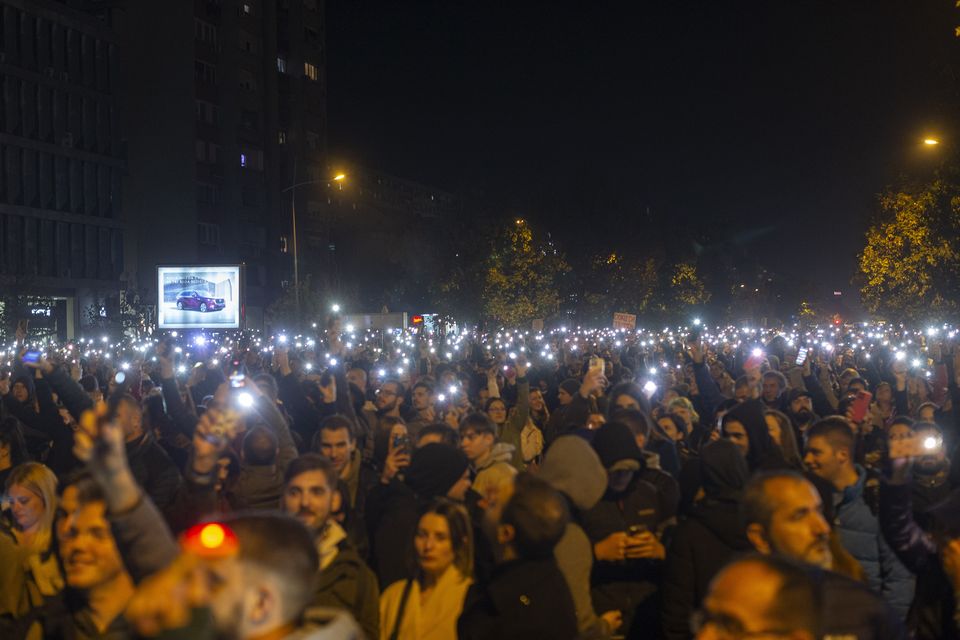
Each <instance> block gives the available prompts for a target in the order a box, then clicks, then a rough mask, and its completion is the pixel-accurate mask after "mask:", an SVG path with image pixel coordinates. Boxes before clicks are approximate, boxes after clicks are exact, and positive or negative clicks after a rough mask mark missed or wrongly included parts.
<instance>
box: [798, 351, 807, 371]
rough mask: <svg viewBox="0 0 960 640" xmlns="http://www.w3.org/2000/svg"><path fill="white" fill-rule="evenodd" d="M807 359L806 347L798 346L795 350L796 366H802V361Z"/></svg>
mask: <svg viewBox="0 0 960 640" xmlns="http://www.w3.org/2000/svg"><path fill="white" fill-rule="evenodd" d="M806 361H807V348H806V347H800V348H799V349H798V350H797V366H798V367H802V366H803V363H804V362H806Z"/></svg>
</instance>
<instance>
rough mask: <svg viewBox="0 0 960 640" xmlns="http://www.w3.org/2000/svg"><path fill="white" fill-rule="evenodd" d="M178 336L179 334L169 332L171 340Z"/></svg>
mask: <svg viewBox="0 0 960 640" xmlns="http://www.w3.org/2000/svg"><path fill="white" fill-rule="evenodd" d="M178 335H179V334H178V333H177V332H176V331H171V332H170V337H171V338H176V337H177V336H178Z"/></svg>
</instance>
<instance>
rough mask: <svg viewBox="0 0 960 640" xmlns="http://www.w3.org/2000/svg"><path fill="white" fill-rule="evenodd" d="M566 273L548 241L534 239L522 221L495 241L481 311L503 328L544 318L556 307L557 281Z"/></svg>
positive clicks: (558, 256) (558, 252)
mask: <svg viewBox="0 0 960 640" xmlns="http://www.w3.org/2000/svg"><path fill="white" fill-rule="evenodd" d="M569 269H570V267H569V265H567V262H566V260H565V259H564V256H563V254H562V253H560V251H559V250H558V249H557V248H556V247H555V246H554V245H553V242H552V241H551V240H549V238H548V239H547V240H539V239H535V238H534V234H533V229H531V227H530V225H529V224H528V223H527V222H526V220H522V219H520V220H517V221H516V222H515V224H513V225H511V226H510V227H509V228H506V229H503V230H501V231H500V233H499V234H498V235H497V236H496V237H495V239H494V242H493V246H492V247H491V251H490V255H489V257H488V259H487V265H486V273H485V276H484V283H483V311H484V314H485V315H486V316H487V317H488V318H490V319H491V320H493V321H495V322H497V323H500V324H502V325H504V326H513V327H517V326H523V325H525V324H527V323H529V322H530V321H531V320H533V319H535V318H547V317H549V316H551V315H552V314H554V313H556V312H557V310H558V309H559V307H560V294H559V292H558V290H557V278H558V277H559V276H560V275H561V274H563V273H565V272H567V271H568V270H569Z"/></svg>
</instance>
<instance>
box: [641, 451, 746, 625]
mask: <svg viewBox="0 0 960 640" xmlns="http://www.w3.org/2000/svg"><path fill="white" fill-rule="evenodd" d="M699 466H700V476H701V479H702V486H703V491H704V494H705V496H704V499H703V500H701V501H700V502H699V503H697V504H696V505H695V506H694V508H693V510H692V511H691V513H690V516H689V517H688V518H687V519H686V520H684V521H683V522H681V523H680V524H679V525H678V526H677V529H676V531H675V533H674V536H673V542H672V544H671V545H670V550H669V552H668V553H667V564H666V568H665V571H664V579H663V586H662V605H661V610H660V612H661V623H662V629H663V637H664V638H667V640H672V639H673V638H677V639H681V638H689V637H690V626H689V620H690V614H691V613H693V611H694V610H695V609H696V608H697V607H698V606H699V605H700V602H701V601H702V600H703V597H704V595H705V594H706V592H707V587H708V586H709V584H710V581H711V580H712V579H713V577H714V576H715V575H716V574H717V572H718V571H719V570H720V569H721V568H723V566H724V565H725V564H727V562H729V561H730V560H731V559H732V558H733V557H734V556H735V555H737V554H738V553H742V552H746V551H749V550H750V548H751V547H750V542H749V541H748V540H747V537H746V534H745V532H744V527H743V524H742V522H741V521H740V500H741V495H742V492H743V488H744V487H745V486H746V484H747V480H748V478H749V471H748V470H747V463H746V460H744V458H743V455H742V454H741V453H740V450H739V449H738V448H737V446H736V445H735V444H733V443H732V442H729V441H727V440H718V441H716V442H711V443H709V444H707V445H705V446H704V447H703V449H702V450H701V452H700V462H699Z"/></svg>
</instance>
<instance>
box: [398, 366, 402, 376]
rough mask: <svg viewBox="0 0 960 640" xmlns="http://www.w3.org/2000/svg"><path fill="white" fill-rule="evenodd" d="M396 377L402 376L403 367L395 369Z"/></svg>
mask: <svg viewBox="0 0 960 640" xmlns="http://www.w3.org/2000/svg"><path fill="white" fill-rule="evenodd" d="M397 375H398V376H402V375H403V367H397Z"/></svg>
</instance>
